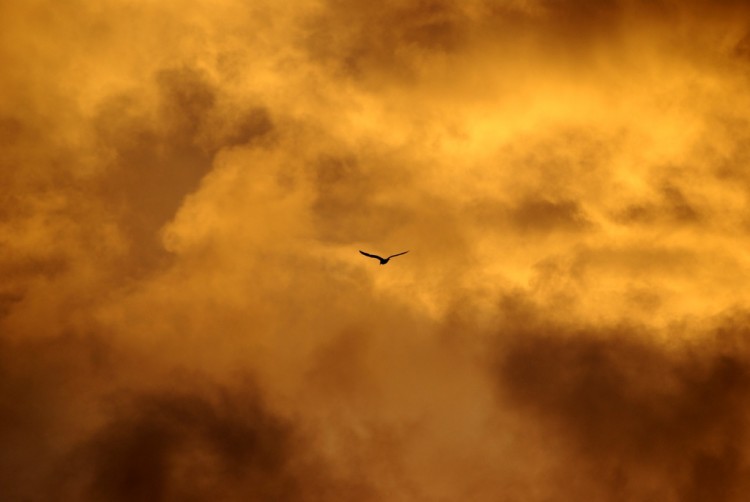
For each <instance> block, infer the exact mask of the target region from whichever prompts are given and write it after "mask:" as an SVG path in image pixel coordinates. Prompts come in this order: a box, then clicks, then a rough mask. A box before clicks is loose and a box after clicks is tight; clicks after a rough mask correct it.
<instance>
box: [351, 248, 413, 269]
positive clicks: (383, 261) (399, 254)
mask: <svg viewBox="0 0 750 502" xmlns="http://www.w3.org/2000/svg"><path fill="white" fill-rule="evenodd" d="M408 252H409V251H404V252H403V253H398V254H392V255H391V256H389V257H388V258H383V257H382V256H378V255H376V254H370V253H365V252H364V251H361V250H360V253H362V254H363V255H365V256H367V257H369V258H377V259H378V260H380V264H381V265H385V264H386V263H388V260H390V259H391V258H393V257H396V256H401V255H402V254H406V253H408Z"/></svg>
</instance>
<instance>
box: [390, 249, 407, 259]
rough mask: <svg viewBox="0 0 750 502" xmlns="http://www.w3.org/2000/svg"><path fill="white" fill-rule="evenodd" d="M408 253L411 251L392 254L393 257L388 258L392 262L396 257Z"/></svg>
mask: <svg viewBox="0 0 750 502" xmlns="http://www.w3.org/2000/svg"><path fill="white" fill-rule="evenodd" d="M408 252H409V251H404V252H403V253H398V254H392V255H391V256H389V257H388V259H389V260H390V259H391V258H393V257H396V256H401V255H402V254H406V253H408Z"/></svg>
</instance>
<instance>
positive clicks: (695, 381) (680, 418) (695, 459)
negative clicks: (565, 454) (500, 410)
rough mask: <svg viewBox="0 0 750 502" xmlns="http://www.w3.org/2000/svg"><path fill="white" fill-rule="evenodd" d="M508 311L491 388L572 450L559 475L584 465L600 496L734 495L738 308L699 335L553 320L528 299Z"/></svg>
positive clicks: (737, 485) (741, 455) (742, 422)
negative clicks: (660, 337) (658, 335)
mask: <svg viewBox="0 0 750 502" xmlns="http://www.w3.org/2000/svg"><path fill="white" fill-rule="evenodd" d="M510 305H514V302H511V304H510ZM524 310H525V311H524ZM506 312H507V314H508V317H507V319H509V323H510V324H509V325H508V326H507V327H506V328H505V329H504V332H503V336H502V342H501V345H500V347H501V348H500V349H499V350H500V354H501V355H500V360H499V363H498V366H497V367H496V371H497V372H496V373H495V374H496V377H497V379H498V380H497V382H498V386H499V387H498V388H499V391H500V393H501V394H502V395H503V396H505V398H507V399H510V402H512V403H515V404H517V405H518V406H520V407H521V409H524V410H526V412H527V413H529V414H530V415H531V416H534V417H535V420H538V421H539V423H541V424H543V427H544V428H545V430H546V433H545V434H548V435H549V436H550V438H554V440H553V441H554V442H555V444H557V445H559V446H558V447H561V448H566V449H567V448H570V449H571V451H573V452H575V455H576V458H578V459H579V461H578V462H570V463H569V464H568V465H566V466H564V467H562V469H563V471H564V473H563V476H573V475H574V473H575V472H584V471H585V472H591V473H592V476H593V477H592V479H591V480H590V485H591V486H592V487H593V488H592V489H595V490H599V492H597V493H603V494H606V498H608V499H609V498H610V497H611V498H612V499H616V497H617V496H619V497H623V499H624V500H641V499H645V498H649V497H650V496H656V497H658V498H660V499H662V500H672V499H675V500H706V499H712V500H723V501H731V500H741V499H742V493H746V491H747V489H748V488H749V486H748V483H747V479H748V476H747V475H748V469H749V467H750V457H748V455H747V453H746V448H745V446H744V445H745V444H746V442H747V432H748V426H749V425H750V423H748V411H750V410H749V409H748V406H747V404H746V403H747V401H748V398H750V370H749V369H748V367H749V366H748V362H750V353H749V352H748V348H749V346H748V341H749V340H750V331H748V328H747V320H748V317H747V315H738V316H736V317H731V318H728V319H726V320H725V321H723V322H722V323H721V324H719V326H718V327H717V328H715V329H713V330H711V332H710V333H709V334H707V335H704V336H701V337H700V338H697V339H696V338H694V337H695V335H694V334H690V333H686V332H685V331H684V330H679V329H675V330H674V332H670V333H669V336H670V337H673V338H676V339H675V340H673V341H670V342H669V343H664V342H659V341H656V340H657V339H655V338H654V337H653V333H650V332H649V330H648V328H645V327H644V328H639V327H637V326H628V325H622V326H613V327H604V328H599V327H593V326H592V327H586V326H580V327H579V326H575V325H563V324H556V323H554V322H545V321H544V320H543V313H541V312H535V311H534V308H532V307H529V306H527V307H526V308H525V309H524V308H519V307H518V306H517V305H515V306H512V308H508V309H506ZM691 336H692V337H693V338H691ZM570 458H572V457H570ZM571 487H572V485H569V486H568V487H567V489H570V490H572V488H571ZM562 489H563V493H561V494H560V495H559V498H558V499H559V500H565V499H566V494H565V493H564V491H565V490H566V488H565V487H563V488H562ZM649 490H652V491H651V492H649ZM704 497H705V498H704Z"/></svg>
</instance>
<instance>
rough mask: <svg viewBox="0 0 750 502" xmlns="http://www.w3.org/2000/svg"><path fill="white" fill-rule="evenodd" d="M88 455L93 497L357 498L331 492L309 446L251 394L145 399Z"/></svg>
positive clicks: (113, 423)
mask: <svg viewBox="0 0 750 502" xmlns="http://www.w3.org/2000/svg"><path fill="white" fill-rule="evenodd" d="M81 455H83V456H84V458H83V459H82V460H80V462H83V465H75V467H76V468H77V469H78V468H80V469H81V472H84V473H91V475H92V478H91V479H90V480H89V482H90V484H88V490H90V491H91V495H92V496H93V498H94V499H103V500H134V499H137V500H144V501H149V500H153V501H160V500H205V499H206V498H212V497H221V498H223V499H225V500H240V499H248V498H249V499H250V500H279V501H293V500H294V501H301V500H325V498H326V497H331V496H334V497H337V498H339V497H340V498H341V499H342V500H345V499H351V498H350V497H347V496H346V494H345V493H341V492H335V491H333V492H332V491H331V489H332V486H331V482H330V480H327V479H326V474H327V473H326V472H325V471H324V469H323V466H322V464H320V463H316V462H319V460H318V459H316V458H314V450H312V449H311V448H310V445H309V444H308V445H306V444H305V443H304V440H303V438H302V437H301V436H300V435H299V433H298V431H296V430H295V428H294V426H293V425H292V424H291V423H289V422H287V421H285V420H283V419H281V418H279V417H276V416H274V415H273V414H272V413H270V412H269V411H268V410H267V409H266V408H265V406H264V405H263V404H262V402H261V401H260V400H259V397H258V395H257V393H255V392H253V391H250V390H246V391H242V390H239V391H238V390H228V389H225V388H224V389H212V390H211V391H210V392H209V393H207V394H205V395H203V394H199V393H196V391H195V386H193V389H192V390H189V391H186V392H156V393H153V394H146V395H141V396H138V397H137V398H136V399H135V400H133V401H132V402H129V403H127V404H124V405H123V406H120V407H118V409H117V411H116V412H115V414H114V417H113V418H112V419H111V420H110V421H109V422H108V423H107V424H106V425H104V427H103V428H102V429H101V430H100V431H99V432H97V433H96V434H95V435H94V436H93V437H92V439H90V440H89V441H88V442H87V444H86V445H85V447H84V448H83V450H82V451H81ZM342 495H343V496H342Z"/></svg>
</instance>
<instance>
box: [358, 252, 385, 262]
mask: <svg viewBox="0 0 750 502" xmlns="http://www.w3.org/2000/svg"><path fill="white" fill-rule="evenodd" d="M359 252H360V253H362V254H363V255H365V256H367V257H369V258H377V259H378V260H382V259H383V258H381V257H380V256H378V255H376V254H370V253H365V252H364V251H362V250H360V251H359Z"/></svg>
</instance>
